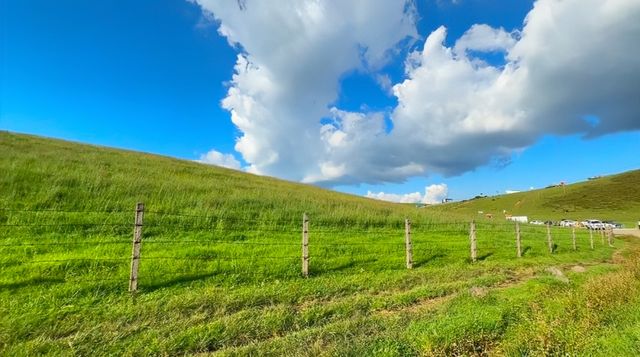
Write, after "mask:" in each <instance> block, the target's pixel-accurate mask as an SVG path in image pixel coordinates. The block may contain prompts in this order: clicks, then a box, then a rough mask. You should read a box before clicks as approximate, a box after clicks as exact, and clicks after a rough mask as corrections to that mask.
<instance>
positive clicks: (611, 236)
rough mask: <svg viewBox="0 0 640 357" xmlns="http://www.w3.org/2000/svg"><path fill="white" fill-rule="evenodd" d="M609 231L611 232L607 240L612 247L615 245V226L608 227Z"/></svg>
mask: <svg viewBox="0 0 640 357" xmlns="http://www.w3.org/2000/svg"><path fill="white" fill-rule="evenodd" d="M608 233H609V234H608V239H607V241H608V243H609V246H610V247H613V238H614V237H613V227H609V229H608Z"/></svg>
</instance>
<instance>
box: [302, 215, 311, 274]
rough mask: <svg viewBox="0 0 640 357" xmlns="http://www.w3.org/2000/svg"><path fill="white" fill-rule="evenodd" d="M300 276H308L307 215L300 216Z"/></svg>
mask: <svg viewBox="0 0 640 357" xmlns="http://www.w3.org/2000/svg"><path fill="white" fill-rule="evenodd" d="M302 276H303V277H305V278H307V277H309V217H308V216H307V214H306V213H305V214H304V215H303V216H302Z"/></svg>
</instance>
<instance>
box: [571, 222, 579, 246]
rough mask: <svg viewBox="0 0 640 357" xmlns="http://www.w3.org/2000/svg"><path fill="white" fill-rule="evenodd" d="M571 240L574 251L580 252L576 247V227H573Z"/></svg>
mask: <svg viewBox="0 0 640 357" xmlns="http://www.w3.org/2000/svg"><path fill="white" fill-rule="evenodd" d="M571 238H572V239H573V250H578V247H577V246H576V227H571Z"/></svg>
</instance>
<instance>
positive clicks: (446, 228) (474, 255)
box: [0, 203, 614, 292]
mask: <svg viewBox="0 0 640 357" xmlns="http://www.w3.org/2000/svg"><path fill="white" fill-rule="evenodd" d="M0 211H4V212H17V213H81V214H83V215H85V216H86V215H87V214H91V213H108V214H113V213H126V212H125V211H119V210H117V211H116V210H110V211H108V210H105V211H76V210H57V209H44V210H34V209H22V210H17V209H7V208H0ZM129 213H131V212H129ZM134 214H135V216H134V218H135V219H134V222H133V224H131V223H106V222H100V223H56V224H53V223H29V224H27V223H9V222H10V221H9V219H10V218H11V219H13V218H14V217H6V218H5V223H3V224H0V227H32V228H37V227H81V228H85V229H86V228H91V227H121V228H129V229H130V228H133V232H134V233H133V237H132V238H133V239H132V240H128V241H124V240H117V241H107V240H97V241H91V240H86V241H81V242H63V241H62V242H61V241H57V242H46V241H43V242H37V243H31V242H19V243H13V244H0V247H38V246H83V245H93V246H100V245H118V244H125V243H131V244H132V251H131V257H130V258H99V257H97V258H96V257H91V258H66V259H44V260H31V261H21V262H19V264H40V263H64V262H77V261H81V262H87V261H117V262H121V261H130V262H131V267H130V273H129V290H130V291H132V292H135V291H137V290H138V282H139V267H140V263H141V261H142V260H176V261H178V260H182V261H185V260H187V261H188V260H194V261H255V260H260V259H276V260H286V259H301V272H302V276H303V277H308V276H309V274H310V273H309V271H310V262H311V261H312V260H313V261H314V262H317V261H319V260H318V258H321V259H325V260H327V261H330V260H332V259H340V258H341V257H345V256H346V257H349V258H350V259H353V258H354V257H361V256H367V257H369V256H375V255H376V254H378V255H379V253H380V251H377V252H373V253H369V254H362V252H359V253H358V254H357V255H354V254H353V253H351V254H345V253H344V252H343V251H341V250H338V251H336V254H338V256H333V257H332V256H327V255H326V254H325V253H326V252H329V251H333V250H334V249H332V250H329V248H344V247H362V248H364V249H366V248H370V247H382V246H387V247H394V248H397V250H398V251H399V250H400V249H402V248H404V249H403V250H404V257H403V258H404V261H405V267H406V268H407V269H413V267H414V257H413V254H414V248H415V247H418V248H419V249H418V250H419V251H421V252H427V251H428V252H436V253H444V252H459V251H460V250H461V249H469V250H468V252H469V253H468V254H469V260H470V261H471V262H476V261H478V260H480V259H484V258H482V257H479V255H478V254H479V251H484V250H487V249H493V250H496V249H498V250H503V249H504V250H507V249H514V253H513V255H514V256H515V257H518V258H521V257H522V256H523V255H524V253H525V252H526V249H525V251H523V249H522V239H523V238H524V239H525V240H531V239H535V238H532V237H531V236H532V235H536V236H538V237H542V236H544V235H543V233H542V232H541V228H543V227H533V226H529V227H525V229H523V228H522V227H521V226H520V224H519V223H518V222H514V223H493V222H491V223H487V222H481V223H480V224H478V223H477V222H475V221H471V222H470V223H469V222H460V221H455V222H418V223H415V224H414V223H413V222H411V220H409V219H408V218H407V219H405V220H404V242H403V241H402V237H403V232H402V225H401V221H398V222H389V221H365V223H368V224H353V221H352V220H344V221H341V220H339V219H338V220H336V221H327V220H318V221H317V222H314V227H315V226H319V228H318V229H314V228H313V227H310V222H311V220H310V218H309V216H308V215H307V214H306V213H305V214H304V215H303V219H302V228H301V230H300V229H295V228H294V227H293V225H294V224H295V222H293V221H292V220H283V219H274V220H265V219H260V218H253V219H252V218H245V217H225V216H222V215H193V214H182V213H169V212H162V211H153V210H151V211H149V210H145V208H144V205H143V204H142V203H138V204H137V205H136V209H135V211H134ZM145 215H149V217H151V218H150V219H149V220H148V222H145V221H144V220H145V219H146V218H147V217H145ZM154 215H161V217H160V218H161V219H158V218H157V217H155V216H154ZM36 216H40V215H38V214H36ZM165 216H170V217H189V218H200V219H206V220H208V222H207V223H209V224H201V223H200V224H198V223H195V224H194V223H191V224H184V222H179V221H173V220H163V218H164V217H165ZM36 218H42V217H36ZM45 218H47V217H45ZM33 220H34V221H35V220H36V219H33ZM165 221H166V222H165ZM214 221H215V222H214ZM237 222H242V223H252V224H250V225H248V226H236V227H235V228H234V226H233V223H237ZM343 222H346V223H347V224H345V223H343ZM261 224H263V225H264V226H261ZM278 224H284V225H285V226H284V227H282V228H274V227H273V226H274V225H275V226H277V225H278ZM323 225H324V226H325V228H323V227H322V226H323ZM265 226H266V227H265ZM326 226H329V227H332V226H336V227H338V226H339V227H341V229H337V228H335V229H333V228H326ZM503 227H504V229H503ZM156 228H173V229H174V230H178V231H179V232H180V233H192V232H199V231H205V232H206V231H212V232H213V233H214V235H213V236H212V237H216V233H219V232H222V233H224V232H226V231H231V232H237V230H238V229H242V233H243V235H244V233H261V232H274V233H282V234H291V235H293V234H299V233H300V232H301V231H302V242H301V243H298V244H296V243H291V242H277V241H273V242H266V241H262V242H255V241H244V240H221V239H199V240H194V239H180V238H176V239H166V238H163V239H155V236H157V235H159V234H160V235H162V234H166V233H165V232H160V233H158V232H157V230H156ZM189 228H196V229H189ZM514 228H515V230H514ZM589 232H590V233H589V243H590V247H591V250H593V249H594V244H593V231H591V230H590V231H589ZM493 233H501V234H504V235H510V234H513V236H512V237H514V238H512V239H515V242H514V241H513V240H510V243H508V244H505V242H507V239H506V238H504V237H493V238H494V239H491V240H487V238H486V237H485V234H493ZM600 233H601V240H602V245H603V246H604V241H605V237H606V240H607V243H608V245H609V246H613V240H614V236H613V231H612V230H610V229H608V230H606V231H604V230H603V231H602V232H600ZM99 234H113V232H102V231H101V232H99ZM342 234H346V235H349V236H354V234H362V235H363V236H369V237H380V236H382V237H384V238H385V239H387V238H388V237H395V239H397V241H396V242H388V241H387V242H380V241H370V242H366V241H344V242H339V243H331V242H324V241H323V239H320V240H316V239H314V238H316V237H319V238H322V237H326V236H332V237H336V236H340V235H342ZM433 234H435V235H437V234H452V235H453V236H452V237H449V239H446V240H445V239H433V238H427V239H421V237H422V236H424V235H427V237H429V236H430V235H433ZM146 235H148V237H147V236H146ZM465 235H468V240H465ZM552 235H553V236H554V237H556V238H558V237H568V236H571V239H572V250H573V251H576V250H577V249H578V242H577V237H576V230H575V228H572V229H571V230H570V231H566V230H564V229H555V228H554V229H553V230H552V228H551V226H550V225H547V226H546V240H547V245H548V249H549V253H550V254H554V253H555V252H556V249H557V247H558V245H557V244H556V243H554V241H553V239H552ZM250 238H251V239H256V238H264V236H262V237H256V236H250ZM416 238H417V239H416ZM143 243H144V244H145V245H147V244H151V245H154V244H160V245H183V244H194V245H195V244H197V245H203V246H211V245H215V246H217V245H237V246H256V247H261V246H266V247H268V246H282V247H301V255H300V256H293V255H292V256H289V255H281V256H263V255H243V256H220V255H217V254H215V255H205V256H202V255H201V256H197V255H193V256H162V255H144V257H143V255H142V251H143V249H142V245H143ZM443 244H444V245H447V244H448V245H450V247H445V246H443ZM432 245H435V247H432ZM313 247H323V248H327V250H326V251H324V252H323V251H322V250H320V251H315V250H313V257H311V256H310V250H312V248H313ZM527 249H530V247H527ZM384 252H386V253H393V252H396V250H395V249H391V250H389V249H388V250H385V251H384ZM30 254H31V255H34V254H35V255H37V252H36V253H30ZM44 254H46V253H44ZM400 257H401V256H398V259H399V258H400ZM312 258H313V259H312ZM386 258H387V259H388V258H389V257H386ZM374 260H375V261H378V259H374ZM367 261H368V260H367ZM14 263H15V262H14ZM194 273H196V272H194ZM143 279H144V277H143Z"/></svg>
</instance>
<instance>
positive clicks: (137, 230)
mask: <svg viewBox="0 0 640 357" xmlns="http://www.w3.org/2000/svg"><path fill="white" fill-rule="evenodd" d="M143 219H144V203H138V204H136V217H135V225H134V228H133V248H132V252H131V275H130V277H129V291H131V292H135V291H137V290H138V267H139V266H140V248H141V246H142V222H143Z"/></svg>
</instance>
